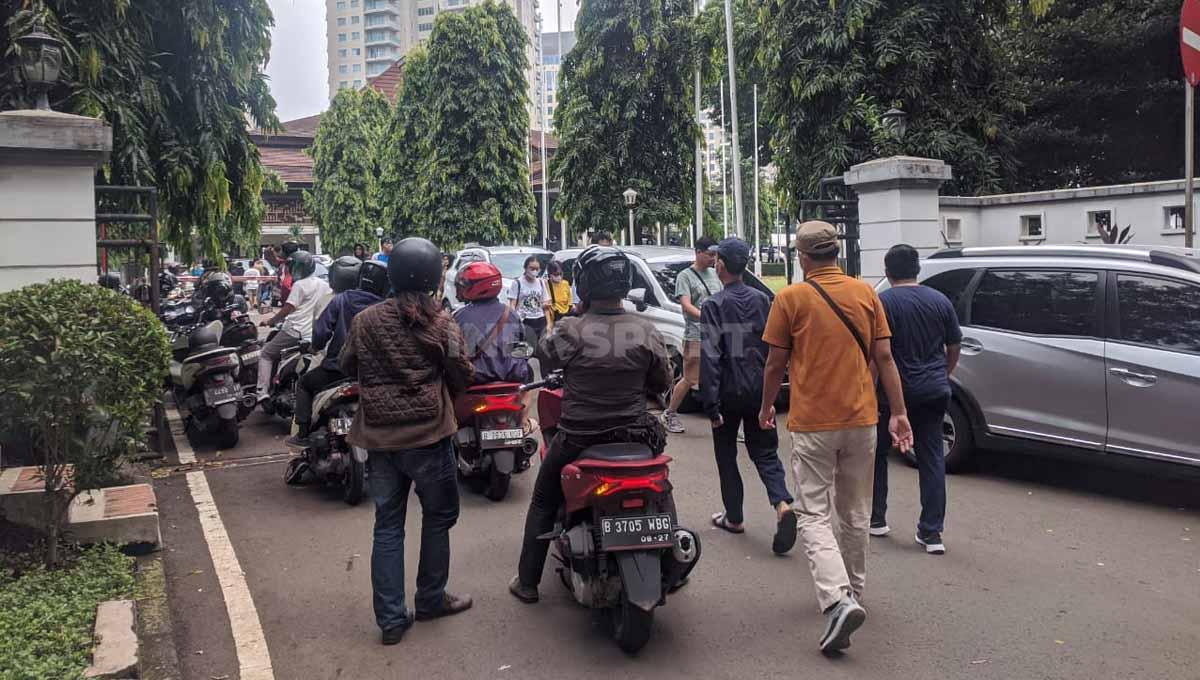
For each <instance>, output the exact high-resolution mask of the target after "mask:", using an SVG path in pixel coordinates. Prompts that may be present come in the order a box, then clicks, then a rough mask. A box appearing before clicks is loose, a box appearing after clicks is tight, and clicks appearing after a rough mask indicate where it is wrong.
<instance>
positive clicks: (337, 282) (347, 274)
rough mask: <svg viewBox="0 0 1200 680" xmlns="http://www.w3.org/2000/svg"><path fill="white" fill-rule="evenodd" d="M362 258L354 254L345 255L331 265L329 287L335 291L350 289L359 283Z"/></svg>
mask: <svg viewBox="0 0 1200 680" xmlns="http://www.w3.org/2000/svg"><path fill="white" fill-rule="evenodd" d="M361 267H362V260H360V259H358V258H357V257H354V256H353V255H343V256H341V257H339V258H338V259H336V260H334V261H333V263H332V264H330V265H329V287H330V288H332V289H333V292H335V293H341V292H344V291H347V290H350V289H352V288H354V287H355V286H357V285H358V271H359V269H360V268H361Z"/></svg>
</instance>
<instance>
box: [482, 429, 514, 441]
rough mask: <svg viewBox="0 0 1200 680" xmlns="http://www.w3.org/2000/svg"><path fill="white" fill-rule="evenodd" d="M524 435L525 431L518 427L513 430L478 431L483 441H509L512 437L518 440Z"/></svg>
mask: <svg viewBox="0 0 1200 680" xmlns="http://www.w3.org/2000/svg"><path fill="white" fill-rule="evenodd" d="M523 436H525V433H524V432H522V431H521V429H520V428H518V429H515V430H484V431H482V432H480V433H479V438H480V439H482V440H483V441H485V442H496V441H509V440H512V439H516V440H518V442H517V443H518V444H519V443H520V441H519V440H520V439H521V438H522V437H523Z"/></svg>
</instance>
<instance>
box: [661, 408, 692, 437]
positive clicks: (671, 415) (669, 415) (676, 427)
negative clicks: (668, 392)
mask: <svg viewBox="0 0 1200 680" xmlns="http://www.w3.org/2000/svg"><path fill="white" fill-rule="evenodd" d="M662 419H663V425H664V426H666V428H667V432H670V433H671V434H682V433H683V432H686V431H687V430H686V429H684V427H683V422H682V421H680V420H679V414H678V413H675V412H674V411H663V414H662Z"/></svg>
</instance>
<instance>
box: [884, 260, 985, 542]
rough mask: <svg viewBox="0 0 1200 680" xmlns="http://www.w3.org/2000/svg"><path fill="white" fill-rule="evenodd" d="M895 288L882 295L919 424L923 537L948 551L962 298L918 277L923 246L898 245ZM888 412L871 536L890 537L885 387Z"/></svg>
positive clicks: (891, 265)
mask: <svg viewBox="0 0 1200 680" xmlns="http://www.w3.org/2000/svg"><path fill="white" fill-rule="evenodd" d="M883 264H884V271H885V273H886V274H887V278H888V282H889V283H890V284H891V287H890V288H889V289H888V290H885V291H883V292H882V293H880V295H879V300H880V301H881V302H882V303H883V309H884V312H885V313H886V314H887V320H888V325H889V326H890V327H891V329H892V356H894V357H895V359H896V368H898V369H899V371H900V382H901V384H903V386H904V403H905V404H906V405H907V407H908V419H909V422H911V423H912V429H913V443H914V446H913V453H914V455H915V456H916V459H917V471H918V473H919V476H920V484H921V518H920V521H918V522H917V538H916V540H917V543H919V544H921V545H922V546H925V552H927V553H929V554H931V555H942V554H945V552H946V546H945V544H944V543H942V530H943V529H944V526H943V524H944V522H945V518H946V459H945V453H944V451H943V448H942V447H943V446H944V444H943V442H942V420H943V418H944V417H945V415H946V406H947V404H948V403H949V400H950V374H951V373H953V372H954V367H955V366H956V365H958V354H959V350H960V345H961V343H962V331H961V330H960V329H959V327H958V315H957V314H956V313H955V311H954V305H953V304H951V302H950V300H949V299H947V298H946V296H945V295H943V294H942V293H941V292H940V291H937V290H934V289H933V288H929V287H928V286H922V285H920V284H918V283H917V275H918V274H920V272H921V261H920V255H919V254H918V253H917V250H916V248H913V247H912V246H910V245H906V244H903V243H902V244H900V245H897V246H893V247H892V249H891V250H889V251H888V252H887V255H885V256H884V259H883ZM879 408H880V410H881V411H882V414H881V416H880V420H879V422H880V423H883V425H881V426H880V429H879V443H878V445H877V447H876V449H875V494H874V499H873V503H872V507H871V530H870V531H871V535H872V536H886V535H887V534H888V532H889V531H891V529H890V528H889V527H888V525H887V520H886V514H887V491H888V489H887V482H888V478H887V454H888V452H889V451H890V450H891V448H892V439H891V436H890V435H889V434H888V432H887V427H886V425H887V422H888V405H887V398H886V397H885V396H883V395H882V392H881V394H880V399H879Z"/></svg>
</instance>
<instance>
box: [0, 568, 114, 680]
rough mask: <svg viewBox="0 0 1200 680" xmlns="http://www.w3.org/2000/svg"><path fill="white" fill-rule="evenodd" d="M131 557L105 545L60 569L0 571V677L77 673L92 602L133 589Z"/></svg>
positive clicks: (53, 677) (86, 651)
mask: <svg viewBox="0 0 1200 680" xmlns="http://www.w3.org/2000/svg"><path fill="white" fill-rule="evenodd" d="M132 564H133V559H132V558H130V557H126V556H125V555H123V554H121V552H120V551H119V550H117V549H116V548H114V547H112V546H108V545H99V546H93V547H90V548H86V549H84V550H83V551H82V552H80V553H79V554H78V556H76V557H74V559H72V560H71V562H70V563H69V564H68V565H67V566H65V567H64V568H62V569H55V570H51V571H48V570H46V569H45V568H43V567H41V566H36V567H31V568H29V569H27V570H22V571H21V572H20V573H19V575H18V573H17V572H16V571H14V570H12V569H4V570H0V660H2V661H0V680H64V679H69V678H78V677H79V676H80V675H82V674H83V671H84V669H86V668H87V666H88V662H89V657H90V656H91V651H92V627H93V626H94V625H95V618H96V605H98V604H99V603H101V602H104V601H105V600H116V599H124V598H128V597H129V596H130V595H131V594H132V593H133V572H132V570H131V566H132Z"/></svg>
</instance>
